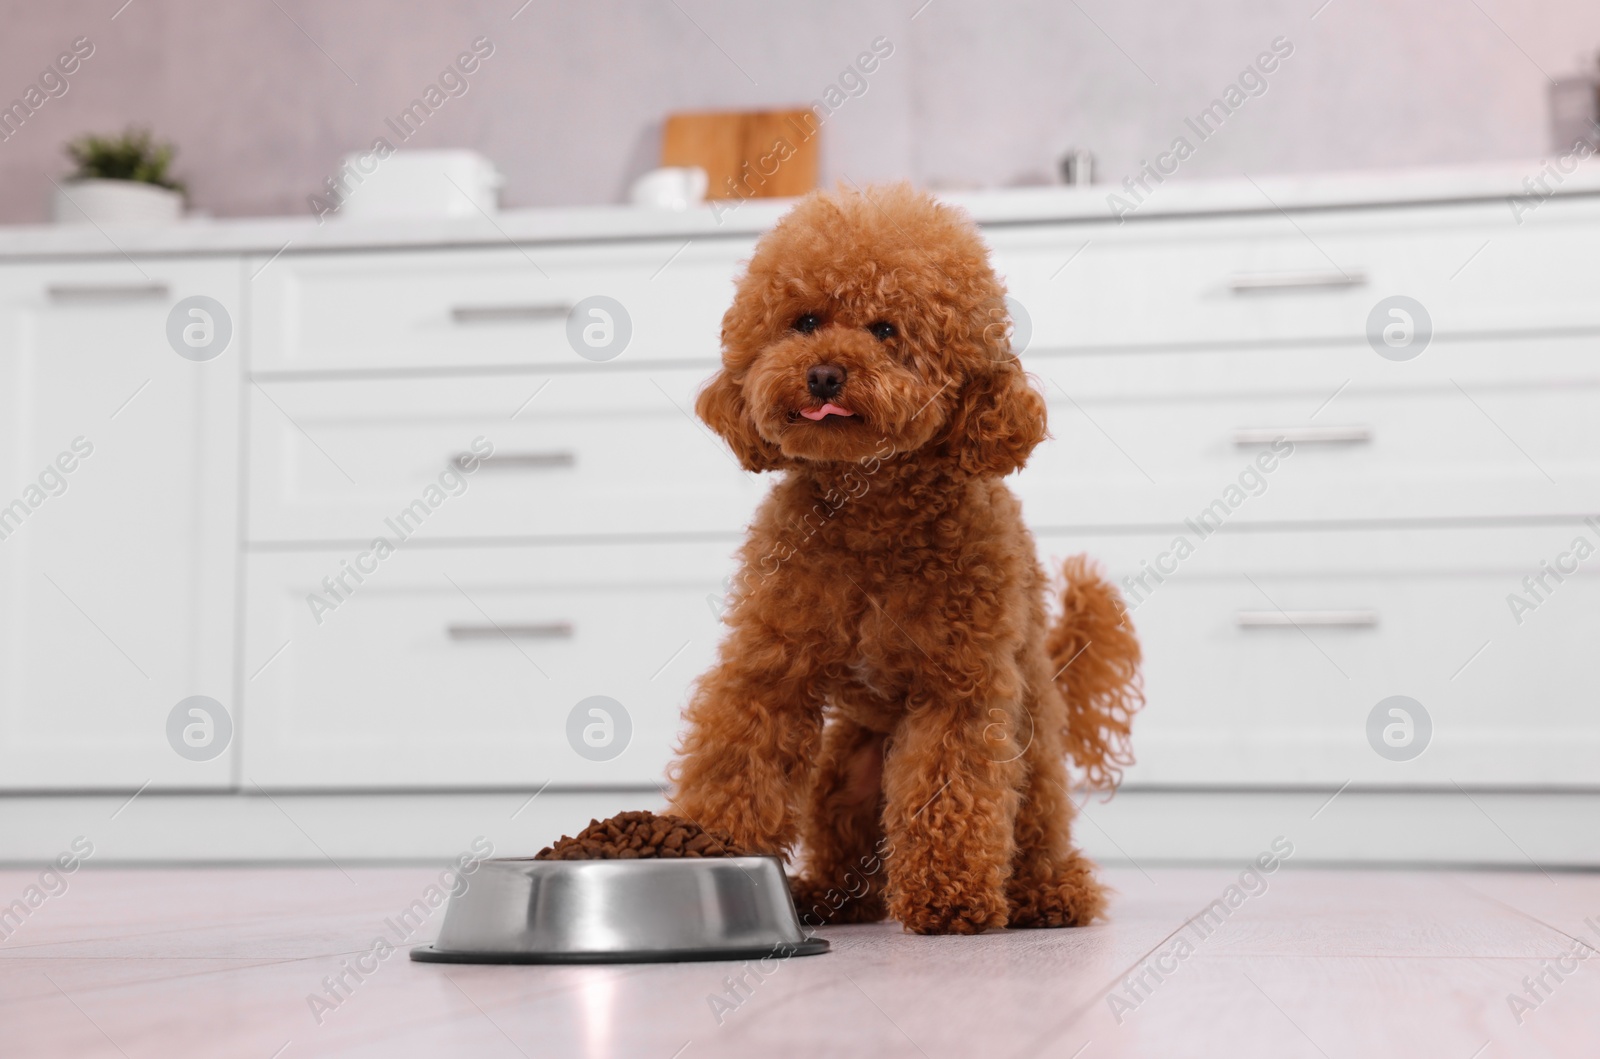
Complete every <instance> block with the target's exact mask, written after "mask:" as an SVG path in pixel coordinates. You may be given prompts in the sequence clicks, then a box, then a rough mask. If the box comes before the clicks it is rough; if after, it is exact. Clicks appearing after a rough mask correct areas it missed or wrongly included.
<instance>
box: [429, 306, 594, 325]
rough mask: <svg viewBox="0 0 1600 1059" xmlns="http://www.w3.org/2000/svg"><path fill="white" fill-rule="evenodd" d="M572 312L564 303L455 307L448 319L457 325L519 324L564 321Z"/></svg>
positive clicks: (570, 307)
mask: <svg viewBox="0 0 1600 1059" xmlns="http://www.w3.org/2000/svg"><path fill="white" fill-rule="evenodd" d="M571 312H572V306H571V305H568V304H567V303H566V302H562V303H560V304H542V305H457V306H456V307H455V308H453V309H451V310H450V319H452V320H454V321H455V322H456V323H458V324H519V323H530V322H537V321H540V320H565V319H566V318H567V316H568V315H570V314H571Z"/></svg>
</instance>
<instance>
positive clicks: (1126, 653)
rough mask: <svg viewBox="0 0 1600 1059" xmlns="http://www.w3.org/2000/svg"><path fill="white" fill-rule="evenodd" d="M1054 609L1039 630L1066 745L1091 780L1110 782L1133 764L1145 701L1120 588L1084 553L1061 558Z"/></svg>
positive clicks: (1102, 785)
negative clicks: (1062, 704) (1136, 722)
mask: <svg viewBox="0 0 1600 1059" xmlns="http://www.w3.org/2000/svg"><path fill="white" fill-rule="evenodd" d="M1062 573H1063V575H1064V584H1063V586H1062V589H1061V616H1060V617H1059V618H1058V619H1057V620H1056V623H1055V626H1054V627H1053V628H1052V629H1051V630H1050V632H1049V634H1048V635H1047V636H1046V638H1045V650H1046V651H1047V652H1048V653H1049V655H1050V659H1051V669H1052V671H1053V672H1054V673H1055V676H1054V678H1053V679H1054V680H1055V684H1056V687H1057V688H1058V689H1060V691H1061V694H1062V696H1063V697H1064V698H1065V699H1066V700H1067V725H1066V729H1065V730H1064V732H1063V733H1062V734H1063V736H1064V739H1065V742H1066V747H1067V753H1068V755H1069V756H1070V757H1071V758H1072V760H1073V762H1074V763H1075V764H1076V765H1077V766H1078V768H1079V769H1081V770H1082V773H1083V779H1084V781H1085V782H1086V783H1087V785H1088V786H1089V787H1091V788H1096V789H1101V790H1111V789H1112V788H1114V787H1116V785H1117V784H1118V783H1119V782H1121V780H1122V768H1123V766H1125V765H1131V764H1133V750H1132V748H1131V747H1130V746H1129V742H1128V740H1129V734H1130V729H1131V727H1132V725H1133V715H1134V713H1135V711H1137V710H1138V709H1139V707H1141V706H1143V705H1144V683H1143V680H1142V678H1141V676H1140V673H1139V662H1140V657H1141V656H1140V651H1139V640H1138V638H1137V637H1136V636H1135V635H1134V632H1133V622H1132V621H1131V620H1130V618H1129V617H1128V613H1127V610H1126V609H1125V608H1124V607H1123V604H1122V595H1121V593H1119V592H1118V591H1117V590H1116V588H1115V587H1114V586H1113V585H1112V584H1111V583H1110V582H1109V581H1107V580H1106V579H1105V576H1104V575H1103V574H1102V573H1101V571H1100V569H1099V567H1098V566H1097V565H1096V564H1095V563H1094V562H1092V561H1091V560H1090V559H1089V557H1088V556H1085V555H1076V556H1073V557H1072V558H1071V559H1068V560H1067V561H1066V564H1065V566H1064V567H1063V570H1062Z"/></svg>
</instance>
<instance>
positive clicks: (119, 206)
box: [51, 180, 183, 224]
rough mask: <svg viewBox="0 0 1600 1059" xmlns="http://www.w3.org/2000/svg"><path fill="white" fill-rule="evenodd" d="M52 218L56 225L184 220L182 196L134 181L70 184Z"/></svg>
mask: <svg viewBox="0 0 1600 1059" xmlns="http://www.w3.org/2000/svg"><path fill="white" fill-rule="evenodd" d="M51 214H52V218H53V219H54V220H55V222H56V223H57V224H89V223H91V222H93V223H95V224H171V223H172V222H173V221H176V220H179V219H180V218H182V217H183V196H182V195H181V194H179V193H178V192H176V191H173V190H171V189H169V188H161V187H156V186H155V185H154V184H141V183H139V182H138V181H134V180H69V181H66V182H65V183H62V184H61V185H59V186H58V187H57V188H56V193H55V198H54V200H53V202H52V207H51Z"/></svg>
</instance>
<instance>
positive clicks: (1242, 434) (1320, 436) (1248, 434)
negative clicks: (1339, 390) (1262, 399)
mask: <svg viewBox="0 0 1600 1059" xmlns="http://www.w3.org/2000/svg"><path fill="white" fill-rule="evenodd" d="M1279 438H1282V439H1283V440H1284V441H1291V442H1293V443H1294V444H1296V445H1364V444H1366V443H1368V442H1370V441H1371V440H1372V428H1371V427H1240V428H1239V429H1238V430H1235V431H1234V432H1233V443H1234V444H1235V445H1238V446H1239V447H1241V448H1243V447H1244V446H1246V445H1270V444H1272V443H1273V442H1274V441H1277V440H1278V439H1279Z"/></svg>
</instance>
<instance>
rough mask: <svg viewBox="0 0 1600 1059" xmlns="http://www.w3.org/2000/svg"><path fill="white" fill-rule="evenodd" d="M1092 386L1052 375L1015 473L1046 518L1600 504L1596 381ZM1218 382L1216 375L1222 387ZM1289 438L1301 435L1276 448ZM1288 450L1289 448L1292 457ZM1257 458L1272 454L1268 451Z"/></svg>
mask: <svg viewBox="0 0 1600 1059" xmlns="http://www.w3.org/2000/svg"><path fill="white" fill-rule="evenodd" d="M1413 379H1414V382H1413V384H1411V385H1408V386H1405V387H1404V388H1395V387H1392V386H1388V385H1383V386H1372V385H1371V384H1370V383H1367V384H1358V383H1356V382H1354V381H1350V382H1349V384H1348V385H1346V386H1344V388H1343V389H1342V390H1340V391H1339V393H1338V396H1337V397H1336V398H1334V399H1333V400H1332V401H1329V397H1330V396H1332V395H1333V393H1334V392H1335V389H1337V388H1338V386H1339V384H1338V383H1337V382H1333V383H1330V382H1329V381H1328V380H1327V379H1326V378H1325V379H1323V380H1321V387H1322V388H1320V389H1314V388H1313V387H1314V386H1316V385H1317V381H1316V380H1315V378H1314V377H1313V378H1307V379H1304V380H1302V381H1301V382H1299V383H1298V384H1295V385H1292V386H1290V387H1288V388H1286V389H1285V390H1281V391H1278V392H1271V391H1266V392H1254V393H1243V394H1237V393H1236V394H1215V393H1213V394H1202V395H1199V396H1181V397H1180V396H1168V395H1160V396H1150V395H1139V396H1134V397H1123V398H1117V397H1109V396H1094V395H1092V393H1086V392H1084V391H1083V390H1079V391H1078V393H1079V396H1076V397H1073V398H1070V399H1069V398H1068V397H1067V396H1066V392H1065V391H1064V390H1063V389H1062V388H1060V387H1058V386H1056V385H1055V384H1054V383H1048V382H1047V388H1046V393H1047V397H1048V398H1049V399H1050V429H1051V433H1052V435H1053V438H1052V439H1051V440H1049V441H1047V442H1045V443H1044V444H1043V445H1041V446H1040V447H1039V448H1038V449H1036V450H1035V452H1034V454H1033V456H1032V458H1031V459H1030V461H1029V465H1028V467H1027V469H1026V470H1024V471H1023V472H1022V473H1021V474H1020V475H1019V476H1018V477H1017V479H1016V489H1017V492H1018V494H1019V495H1020V496H1021V497H1022V499H1023V503H1024V509H1025V510H1026V512H1027V517H1028V519H1029V521H1030V522H1031V523H1032V524H1033V525H1035V526H1063V527H1064V526H1156V525H1164V526H1178V525H1180V524H1182V523H1183V522H1184V521H1185V520H1195V521H1199V520H1200V518H1201V515H1202V513H1205V514H1206V524H1207V525H1208V526H1210V527H1214V526H1215V525H1218V524H1222V523H1237V524H1250V523H1262V522H1284V521H1339V522H1343V521H1349V520H1363V519H1365V520H1377V519H1387V520H1393V519H1415V518H1504V517H1516V516H1524V517H1544V516H1578V515H1583V514H1587V513H1590V512H1595V511H1600V436H1596V434H1595V432H1594V431H1593V429H1591V424H1590V417H1591V416H1592V414H1593V410H1594V409H1595V408H1596V407H1597V403H1600V378H1591V379H1585V380H1576V379H1574V380H1569V381H1568V382H1566V383H1565V384H1558V383H1554V382H1546V383H1541V384H1533V383H1527V382H1523V383H1518V384H1511V383H1504V382H1501V383H1487V382H1485V383H1478V382H1476V381H1472V380H1468V381H1466V382H1463V383H1461V384H1459V385H1458V384H1457V383H1456V382H1453V381H1452V380H1450V379H1437V378H1431V379H1430V378H1425V377H1422V376H1413ZM1219 385H1220V384H1219ZM1278 437H1282V438H1284V439H1286V440H1287V441H1288V442H1289V443H1290V444H1288V445H1277V446H1276V447H1274V444H1272V443H1271V442H1272V439H1274V438H1278ZM1280 453H1284V454H1283V455H1280ZM1258 461H1264V463H1262V462H1258Z"/></svg>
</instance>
